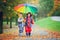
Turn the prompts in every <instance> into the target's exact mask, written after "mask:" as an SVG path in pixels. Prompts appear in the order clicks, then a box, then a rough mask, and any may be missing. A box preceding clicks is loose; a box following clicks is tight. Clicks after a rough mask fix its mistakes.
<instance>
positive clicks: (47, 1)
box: [39, 0, 54, 17]
mask: <svg viewBox="0 0 60 40" xmlns="http://www.w3.org/2000/svg"><path fill="white" fill-rule="evenodd" d="M53 5H54V0H39V16H40V17H46V16H47V14H48V13H49V12H50V11H51V9H52V8H53Z"/></svg>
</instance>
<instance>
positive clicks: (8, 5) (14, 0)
mask: <svg viewBox="0 0 60 40" xmlns="http://www.w3.org/2000/svg"><path fill="white" fill-rule="evenodd" d="M21 3H25V1H24V0H0V5H1V6H0V9H2V11H3V14H4V15H5V16H6V18H7V19H9V17H10V28H11V26H12V25H11V24H12V22H11V19H12V17H14V16H15V15H16V12H14V6H17V5H18V4H21ZM15 17H16V16H15ZM7 19H6V20H7ZM7 24H8V20H7Z"/></svg>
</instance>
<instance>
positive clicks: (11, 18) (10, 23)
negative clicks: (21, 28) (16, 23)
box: [10, 18, 12, 28]
mask: <svg viewBox="0 0 60 40" xmlns="http://www.w3.org/2000/svg"><path fill="white" fill-rule="evenodd" d="M10 28H12V18H10Z"/></svg>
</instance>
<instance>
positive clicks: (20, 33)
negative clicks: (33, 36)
mask: <svg viewBox="0 0 60 40" xmlns="http://www.w3.org/2000/svg"><path fill="white" fill-rule="evenodd" d="M19 35H20V36H22V35H23V27H20V29H19Z"/></svg>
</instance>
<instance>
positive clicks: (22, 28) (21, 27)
mask: <svg viewBox="0 0 60 40" xmlns="http://www.w3.org/2000/svg"><path fill="white" fill-rule="evenodd" d="M18 27H19V35H20V36H22V34H23V30H24V27H23V24H18Z"/></svg>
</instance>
